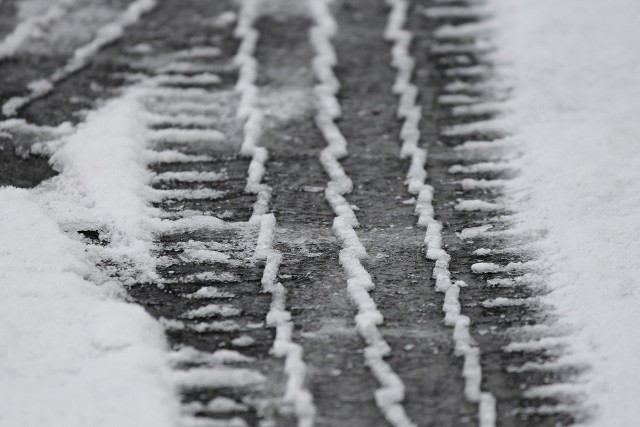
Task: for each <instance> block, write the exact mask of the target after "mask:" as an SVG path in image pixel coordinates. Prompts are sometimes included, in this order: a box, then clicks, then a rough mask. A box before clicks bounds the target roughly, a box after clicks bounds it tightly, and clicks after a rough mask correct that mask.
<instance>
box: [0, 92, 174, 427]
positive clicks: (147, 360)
mask: <svg viewBox="0 0 640 427" xmlns="http://www.w3.org/2000/svg"><path fill="white" fill-rule="evenodd" d="M138 95H139V94H138V93H137V92H135V91H132V92H130V93H129V94H127V95H125V96H123V97H122V98H120V99H116V100H114V101H112V102H110V103H108V104H106V105H105V106H104V107H102V108H100V109H99V110H97V111H95V112H93V113H92V114H90V115H89V117H88V119H87V121H86V122H85V123H83V124H82V125H80V126H78V128H77V129H75V130H74V131H73V132H72V133H71V134H70V135H68V136H63V137H62V138H61V140H59V141H57V142H56V143H55V144H52V145H51V146H50V147H48V149H47V150H53V151H54V154H53V156H52V158H51V161H52V162H53V164H54V166H55V167H56V168H57V169H58V170H59V171H60V175H58V176H56V177H54V178H52V179H50V180H47V181H45V182H43V183H42V184H41V185H40V186H38V187H36V188H34V189H32V190H18V189H15V188H11V187H5V188H1V189H0V241H1V242H3V244H2V247H1V248H0V378H2V382H1V383H0V401H2V402H3V404H2V406H3V410H2V411H0V412H1V413H0V425H7V426H18V425H19V426H52V427H54V426H55V427H57V426H65V427H75V426H87V425H90V426H113V427H116V426H117V427H122V426H132V427H133V426H146V425H153V426H174V425H176V423H177V420H178V412H179V409H178V398H177V396H176V395H175V387H174V382H173V380H174V378H173V376H172V374H171V371H170V367H169V363H168V352H167V349H166V343H165V338H164V333H163V328H162V327H161V325H160V324H158V323H157V322H155V321H154V320H153V319H152V318H151V316H149V315H148V314H147V313H146V312H145V311H144V310H143V309H142V308H141V307H139V306H136V305H134V304H128V303H125V302H124V293H123V291H122V287H121V284H120V283H116V282H115V281H112V280H111V279H109V277H110V275H111V276H113V275H116V276H118V277H119V278H120V279H121V280H120V282H121V283H122V282H127V281H128V282H134V281H137V280H143V279H145V278H150V277H152V276H153V275H154V274H155V261H154V258H153V257H152V256H151V253H150V250H151V248H152V239H153V230H154V225H158V223H157V222H154V221H157V220H154V218H153V217H154V214H155V211H154V210H153V209H151V208H149V207H148V203H149V200H150V198H151V197H153V192H151V191H150V189H149V187H148V186H147V183H148V182H149V181H150V179H151V176H150V174H149V172H148V171H147V169H146V164H147V161H148V160H149V159H150V158H151V156H149V151H147V149H146V147H145V143H146V140H147V139H146V134H145V133H144V132H145V127H144V122H143V121H142V120H141V119H140V117H141V116H140V111H139V109H138ZM80 231H84V232H87V231H92V232H97V233H98V236H99V237H98V239H99V241H100V242H99V243H100V244H97V243H98V242H90V241H89V240H83V238H82V236H81V234H80V233H79V232H80ZM98 264H102V265H111V266H112V267H111V268H110V270H109V271H106V272H105V271H100V270H99V269H98V268H96V265H98ZM107 273H108V274H107Z"/></svg>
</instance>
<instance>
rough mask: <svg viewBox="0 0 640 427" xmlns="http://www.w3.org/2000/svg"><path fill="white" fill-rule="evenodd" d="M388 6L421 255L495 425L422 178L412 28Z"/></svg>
mask: <svg viewBox="0 0 640 427" xmlns="http://www.w3.org/2000/svg"><path fill="white" fill-rule="evenodd" d="M387 4H388V5H389V6H391V11H390V14H389V21H388V25H387V28H386V31H385V37H386V38H387V39H388V40H391V41H393V42H394V44H393V47H392V64H393V65H394V67H395V68H396V69H397V71H398V74H397V77H396V82H395V84H394V86H393V91H394V92H395V93H396V94H398V96H399V98H400V103H399V107H398V117H400V118H402V119H404V123H403V127H402V131H401V135H400V137H401V139H402V150H401V156H404V157H409V158H410V159H411V167H410V169H409V172H408V174H407V180H406V182H407V186H408V189H409V192H410V193H412V194H415V195H416V196H417V201H416V215H418V224H419V225H422V226H426V227H427V234H426V237H425V245H426V256H427V258H428V259H429V260H431V261H434V262H435V265H434V268H433V275H432V277H433V278H434V279H435V282H436V283H435V286H436V289H437V290H438V291H440V292H444V293H445V300H444V304H443V311H444V313H445V324H447V325H448V326H452V327H453V328H454V333H453V340H454V343H455V354H456V356H459V357H463V359H464V366H463V371H462V375H463V377H464V379H465V396H466V398H467V400H468V401H469V402H473V403H477V404H478V424H479V425H480V426H486V427H490V426H495V423H496V402H495V398H494V396H493V395H492V394H491V393H489V392H486V391H482V389H481V381H482V368H481V366H480V351H479V349H478V347H477V346H476V345H475V344H474V341H473V339H472V338H471V335H470V333H469V323H470V319H469V317H468V316H465V315H463V314H461V307H460V297H459V295H460V290H461V288H464V287H466V283H464V282H462V281H456V282H452V280H451V272H450V270H449V261H450V260H451V257H450V255H449V254H448V253H447V252H446V251H445V250H444V249H443V247H442V228H443V227H442V223H441V222H439V221H437V220H436V219H435V218H434V209H433V204H432V200H433V191H434V189H433V187H431V186H430V185H426V184H425V179H426V177H427V171H426V170H425V168H424V164H425V163H426V161H427V152H426V150H424V149H421V148H419V147H418V140H419V136H420V131H419V126H420V117H421V113H422V111H421V107H420V106H419V105H417V104H416V101H415V100H416V97H417V95H418V93H419V92H418V91H419V90H418V88H417V87H416V86H414V85H413V84H412V82H411V76H412V74H413V70H414V66H415V60H414V58H413V57H412V56H411V54H410V53H409V47H410V44H411V40H412V38H413V34H412V33H411V32H409V31H406V30H404V29H403V28H404V25H405V22H406V20H407V10H408V7H409V3H408V2H406V1H404V0H388V1H387Z"/></svg>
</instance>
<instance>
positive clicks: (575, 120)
mask: <svg viewBox="0 0 640 427" xmlns="http://www.w3.org/2000/svg"><path fill="white" fill-rule="evenodd" d="M489 4H490V5H491V7H492V8H493V9H494V10H493V12H494V13H495V16H494V22H493V24H494V25H495V27H494V28H495V29H496V30H497V35H498V46H499V54H498V55H499V56H500V59H501V60H503V61H502V62H503V63H504V64H506V65H505V67H504V68H503V69H498V73H499V74H500V73H502V74H501V75H503V76H505V77H506V78H507V80H509V79H510V80H511V84H512V85H513V94H512V97H511V100H510V101H508V102H507V105H506V106H507V108H506V111H505V117H506V119H507V121H508V123H509V130H510V133H511V135H512V137H511V139H512V140H513V142H516V143H518V144H519V146H520V148H521V151H522V153H523V156H522V157H521V158H519V159H518V160H517V163H518V166H519V168H520V171H521V174H520V176H519V178H518V179H517V180H515V181H512V183H511V184H510V185H509V187H508V194H509V196H510V198H511V202H512V203H513V204H515V205H512V206H514V207H515V208H516V209H517V210H518V211H519V213H518V214H517V215H516V217H515V222H516V224H517V226H519V227H521V228H522V229H523V230H545V231H546V232H548V234H547V235H546V238H545V239H544V244H543V246H542V248H541V254H542V256H543V258H544V259H545V260H546V262H547V264H546V265H547V271H548V274H549V276H548V283H549V286H550V290H551V293H550V294H549V295H548V296H547V297H546V298H545V302H547V303H549V304H550V305H551V306H553V307H555V308H556V309H557V314H558V315H559V316H560V319H561V321H564V322H566V323H568V324H570V325H573V326H576V327H577V330H578V331H579V332H578V333H577V334H575V335H574V336H573V337H572V339H571V345H570V349H569V352H568V354H567V358H568V360H571V361H572V362H574V363H575V362H584V363H586V364H588V365H590V366H591V367H592V369H591V371H590V372H589V373H588V374H587V375H586V377H585V378H582V379H581V380H579V382H578V383H577V384H576V385H575V390H572V391H576V392H578V393H580V394H581V395H582V396H584V399H585V400H586V402H587V405H586V406H587V408H589V409H593V410H594V412H595V417H594V418H593V419H592V421H591V423H593V424H594V425H599V426H629V425H636V424H637V423H638V421H637V420H638V419H640V406H639V405H638V404H637V402H638V399H640V369H638V368H637V360H638V357H640V328H638V327H637V325H638V322H639V320H640V263H639V262H638V259H639V258H638V257H639V255H640V239H638V236H640V121H639V120H638V109H639V108H640V101H639V100H640V51H639V50H638V48H637V46H638V38H639V37H640V30H639V27H638V22H640V3H639V2H637V1H636V0H589V1H584V0H561V1H558V0H520V1H517V2H516V1H512V0H493V1H491V2H490V3H489ZM557 392H558V393H561V392H562V390H557Z"/></svg>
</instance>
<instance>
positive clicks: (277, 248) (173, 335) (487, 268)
mask: <svg viewBox="0 0 640 427" xmlns="http://www.w3.org/2000/svg"><path fill="white" fill-rule="evenodd" d="M117 3H118V4H119V5H121V6H122V8H121V10H125V7H126V6H127V5H128V6H130V5H131V4H134V3H136V2H125V1H120V2H117ZM138 3H140V4H141V5H142V6H144V4H143V3H144V2H138ZM479 3H480V2H476V1H470V0H469V1H462V0H460V1H444V2H442V1H439V2H438V1H429V0H416V1H409V2H405V1H403V0H397V1H388V2H384V1H382V0H376V1H367V0H343V1H335V2H333V3H327V2H325V1H324V0H318V1H317V2H315V3H313V4H312V5H311V7H309V6H307V5H306V3H302V2H296V1H287V0H280V1H277V2H260V1H250V0H247V1H245V2H244V3H242V4H240V5H238V4H236V3H234V2H232V1H227V0H219V1H215V2H207V1H204V0H183V1H180V2H170V1H161V2H159V4H158V5H157V6H155V8H149V10H142V11H140V17H139V19H137V20H135V22H133V21H132V22H131V23H127V24H126V25H125V26H124V30H123V31H124V32H123V34H122V35H121V36H120V37H118V38H114V39H113V40H107V41H106V42H105V44H104V46H99V49H97V50H96V51H95V52H92V53H91V54H90V55H89V56H87V57H86V58H85V59H83V61H84V62H83V63H82V64H80V65H78V66H77V67H75V66H74V65H73V64H74V63H72V59H73V55H74V52H76V56H77V52H78V50H79V49H81V48H82V47H83V46H86V43H91V41H90V40H89V41H83V40H76V39H73V40H70V41H67V42H65V43H66V44H65V43H63V44H62V45H60V44H56V45H55V49H54V48H53V47H52V46H47V43H48V42H47V39H46V38H45V39H42V38H41V39H27V40H25V41H24V44H23V47H22V48H21V49H22V50H19V51H18V52H17V53H14V54H12V55H11V56H10V57H9V58H5V59H4V60H3V61H2V62H0V70H1V72H2V75H3V76H5V77H4V78H3V79H2V82H1V83H0V100H1V101H2V103H3V105H4V110H3V111H4V112H5V115H6V117H5V118H6V119H7V120H8V119H10V117H16V118H20V119H25V120H26V121H27V122H28V123H30V124H32V125H33V126H32V127H30V128H28V127H25V126H20V127H14V128H10V129H9V130H8V132H10V133H11V135H12V136H13V139H8V138H3V139H2V140H0V141H1V142H2V144H3V147H4V148H5V149H4V150H2V151H0V168H1V169H2V171H3V176H2V181H1V182H0V184H2V185H16V186H21V187H32V186H35V185H38V184H39V183H41V182H42V181H43V180H46V179H47V178H49V177H51V176H53V175H55V171H53V169H51V168H50V167H49V166H48V165H47V162H46V158H43V157H40V156H38V155H35V154H31V155H22V156H20V155H19V154H20V153H24V150H25V149H24V147H29V146H31V145H32V144H33V143H35V142H37V141H40V140H47V139H48V138H51V135H50V134H51V132H52V130H51V128H50V127H51V126H58V125H59V124H61V123H63V122H71V123H72V124H77V123H81V122H82V120H84V118H85V116H86V111H88V110H92V109H95V108H97V107H98V106H99V105H100V103H101V101H103V100H106V99H110V98H113V97H117V96H119V95H120V94H121V93H122V92H123V90H124V89H126V88H127V87H130V86H136V87H139V88H143V89H142V93H143V94H142V95H141V99H142V101H141V103H140V105H141V107H140V108H142V109H143V110H144V114H146V115H147V116H148V117H149V124H148V130H149V132H148V135H149V136H148V145H149V147H152V148H153V149H154V150H156V151H157V153H158V159H159V160H161V161H157V162H154V163H152V164H150V166H149V167H150V170H151V171H153V173H154V176H155V177H154V179H153V181H152V183H151V185H152V186H153V188H154V189H156V190H158V192H157V194H158V197H157V200H156V201H155V202H154V206H155V207H157V208H158V209H159V211H160V212H161V216H162V217H164V218H167V219H170V220H172V221H174V226H172V227H169V228H167V229H166V230H165V231H164V232H160V233H158V234H157V236H156V243H155V245H156V250H155V256H156V257H157V259H158V269H157V273H158V276H157V277H158V278H157V280H154V281H147V282H142V283H135V284H129V285H128V287H127V289H128V292H129V294H130V296H131V297H132V298H133V299H134V300H135V301H136V302H137V303H139V304H141V305H142V306H144V307H145V308H146V309H147V310H148V312H149V313H151V314H152V315H153V316H155V317H156V318H158V319H159V320H160V321H161V322H162V323H163V324H164V325H165V327H166V333H167V338H168V340H169V342H170V345H171V347H172V348H173V350H174V353H173V362H174V365H175V370H176V372H178V373H179V375H178V376H177V377H178V378H179V382H180V386H181V390H182V401H183V404H182V406H183V412H184V425H185V426H218V425H233V426H244V425H252V426H253V425H277V426H289V425H291V426H293V425H300V426H310V425H317V426H347V425H348V426H353V427H355V426H363V427H364V426H368V427H374V426H376V427H377V426H380V427H382V426H389V425H393V426H412V425H417V426H436V425H437V426H445V425H446V426H466V425H469V426H471V425H483V426H490V425H500V426H516V425H518V426H557V425H569V424H572V423H573V422H575V421H576V418H575V417H576V415H575V413H574V411H572V407H573V405H574V402H572V401H571V399H569V398H567V399H566V400H563V401H559V400H558V399H557V398H554V397H552V396H554V395H553V394H549V393H546V392H545V390H548V386H550V385H551V386H553V385H556V386H562V384H563V383H564V382H565V381H567V380H568V379H570V378H572V377H573V376H575V375H576V374H577V373H579V368H578V367H570V366H569V367H567V366H561V367H556V368H553V363H552V362H553V360H554V358H556V357H557V355H558V354H559V353H558V352H559V351H560V350H561V347H562V334H563V333H564V332H563V331H562V330H561V329H558V328H556V327H554V319H553V318H551V317H550V315H549V314H548V313H547V311H546V310H545V307H544V306H541V305H540V304H539V303H538V302H537V300H536V297H537V296H539V295H541V294H543V293H544V292H545V288H544V277H543V276H542V275H541V274H540V273H539V271H538V270H537V269H536V258H535V255H534V253H535V252H534V251H531V250H530V248H531V244H532V243H533V244H534V243H535V239H536V236H520V235H515V234H513V233H510V223H509V207H508V205H506V204H505V203H504V201H503V199H502V198H501V190H500V188H501V182H503V180H507V179H510V178H511V177H513V175H514V172H513V171H511V170H509V169H508V168H506V167H505V166H504V165H505V163H502V162H501V160H503V159H504V158H505V157H508V156H513V155H516V154H517V153H513V152H511V151H509V150H508V149H506V148H504V146H503V145H501V144H500V143H499V142H498V143H496V144H493V145H492V142H493V141H496V140H500V139H501V138H503V137H504V136H505V135H502V134H501V133H500V131H499V130H496V128H495V126H494V119H495V114H494V113H495V105H496V103H499V102H500V101H501V100H503V99H504V97H505V96H507V95H508V87H505V86H504V83H503V82H501V81H500V79H499V77H498V76H495V75H494V74H493V73H492V71H491V70H492V56H491V41H490V36H487V34H486V32H485V31H483V27H482V26H483V22H484V20H485V18H486V16H485V15H484V11H483V9H482V7H481V6H479V5H478V4H479ZM69 4H70V6H69V9H68V10H66V11H65V12H64V15H63V16H62V17H60V18H54V19H52V21H51V22H42V23H40V24H38V25H41V26H42V27H43V28H45V29H47V28H49V27H50V28H53V29H52V30H51V31H54V32H55V31H62V30H55V28H58V27H55V26H56V25H60V24H59V22H63V21H64V20H65V19H66V20H68V21H67V22H74V21H73V19H77V20H80V19H81V17H82V16H89V15H86V14H83V13H81V8H83V7H84V8H90V7H91V6H90V5H89V6H87V5H86V4H83V3H80V2H77V3H76V2H69ZM15 7H16V2H15V1H5V2H3V3H2V5H0V8H2V9H6V14H4V13H3V16H15V13H16V12H15ZM85 12H86V11H85ZM106 15H107V17H106V18H105V17H104V16H99V17H97V18H95V19H96V20H100V19H102V20H105V19H106V20H107V21H108V20H109V19H111V21H113V20H117V19H118V15H117V14H116V13H115V12H114V13H112V15H113V17H111V18H109V16H110V15H109V14H106ZM74 16H75V18H74ZM16 20H17V18H14V19H13V20H11V19H5V20H3V21H2V22H1V23H0V25H1V28H0V30H1V31H0V34H3V35H5V36H6V35H7V34H10V33H11V31H12V28H14V27H15V24H16ZM109 22H110V21H109ZM107 23H108V22H107ZM456 29H457V31H456ZM60 37H61V38H62V35H61V36H60ZM51 40H54V39H53V38H52V39H51ZM51 43H53V41H52V42H51ZM83 43H84V44H83ZM25 46H26V47H25ZM334 55H335V56H334ZM70 58H71V59H70ZM70 64H71V65H70ZM60 70H63V71H64V70H68V72H63V73H62V74H61V71H60ZM55 76H59V78H58V77H55ZM41 79H49V81H50V82H52V87H51V88H49V89H50V90H48V91H46V93H39V92H38V91H37V90H34V87H35V86H34V85H33V84H31V83H32V82H37V81H40V80H41ZM30 84H31V86H29V85H30ZM36 89H37V87H36ZM16 97H22V98H21V99H24V100H25V102H24V103H23V104H24V105H21V104H20V103H17V104H16V102H14V101H11V100H12V99H16ZM15 105H18V106H19V107H18V108H15V111H12V108H11V107H12V106H15ZM337 107H338V108H337ZM15 148H19V149H18V152H16V150H15ZM425 172H426V175H425V174H424V173H425ZM425 236H427V237H426V238H425ZM94 243H95V242H94ZM107 244H108V243H107ZM365 252H366V253H365ZM436 279H437V280H436ZM540 386H542V387H540ZM545 387H547V388H545ZM229 399H230V400H229ZM225 405H226V406H225Z"/></svg>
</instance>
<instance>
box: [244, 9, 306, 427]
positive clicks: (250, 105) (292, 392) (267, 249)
mask: <svg viewBox="0 0 640 427" xmlns="http://www.w3.org/2000/svg"><path fill="white" fill-rule="evenodd" d="M257 4H258V0H243V1H242V4H241V8H240V13H239V16H238V23H237V26H236V29H235V36H236V37H237V38H239V39H240V46H239V48H238V52H237V54H236V56H235V59H234V60H235V63H236V65H237V66H238V67H239V76H238V81H237V83H236V90H237V91H238V92H239V93H240V105H239V107H238V113H237V115H238V118H240V119H241V120H244V128H243V130H244V140H243V142H242V147H241V154H243V155H247V156H250V157H251V163H250V164H249V170H248V177H247V185H246V187H245V191H246V192H248V193H252V194H256V195H257V199H256V201H255V203H254V205H253V212H252V215H251V218H250V219H249V223H250V224H251V223H253V224H259V225H260V232H259V235H258V242H257V244H256V250H255V254H254V258H255V260H256V261H263V262H265V267H264V271H263V275H262V280H261V283H262V288H263V290H264V291H265V292H268V293H270V294H271V307H270V309H269V312H268V313H267V319H266V322H267V325H269V326H271V327H275V329H276V337H275V340H274V343H273V353H274V355H275V356H276V357H284V358H285V372H286V374H287V385H286V390H285V394H284V396H283V401H284V402H285V403H287V404H291V405H292V406H293V409H294V412H295V414H296V417H297V422H298V423H297V424H298V427H312V426H313V425H314V422H315V416H316V408H315V405H314V403H313V395H312V394H311V393H310V392H309V390H308V389H307V388H306V386H305V377H306V371H307V367H306V364H305V362H304V359H303V354H304V351H303V348H302V346H301V345H299V344H297V343H295V342H293V339H292V334H293V326H294V325H293V322H292V321H291V313H290V312H289V311H287V309H286V294H287V291H286V289H285V288H284V286H283V285H282V284H281V283H280V282H279V281H278V271H279V269H280V264H281V262H282V254H281V253H280V251H278V250H277V249H275V248H274V247H273V239H274V234H275V231H276V217H275V215H274V214H272V213H268V211H269V204H270V202H271V193H272V189H271V187H270V186H269V185H267V184H264V183H262V179H263V176H264V172H265V163H266V161H267V158H268V155H269V153H268V151H267V149H266V148H265V147H262V146H259V145H258V142H259V140H260V137H261V135H262V120H263V117H264V115H263V112H262V111H261V110H260V108H259V107H258V106H257V100H258V95H259V89H258V87H257V86H256V78H257V73H258V62H257V60H256V58H255V51H256V45H257V43H258V39H259V37H260V33H259V32H258V31H257V29H256V28H255V21H256V19H257V17H258V9H257Z"/></svg>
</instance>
